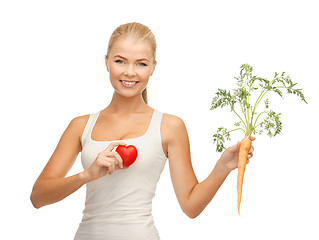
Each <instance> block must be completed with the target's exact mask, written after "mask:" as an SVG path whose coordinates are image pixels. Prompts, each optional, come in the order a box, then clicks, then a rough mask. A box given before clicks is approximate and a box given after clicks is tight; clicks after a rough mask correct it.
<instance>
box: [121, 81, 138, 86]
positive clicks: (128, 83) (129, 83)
mask: <svg viewBox="0 0 319 240" xmlns="http://www.w3.org/2000/svg"><path fill="white" fill-rule="evenodd" d="M122 82H123V83H125V84H127V85H134V84H135V83H136V82H125V81H123V80H122Z"/></svg>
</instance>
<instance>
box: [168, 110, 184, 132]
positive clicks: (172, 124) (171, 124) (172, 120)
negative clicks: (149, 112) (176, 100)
mask: <svg viewBox="0 0 319 240" xmlns="http://www.w3.org/2000/svg"><path fill="white" fill-rule="evenodd" d="M162 121H163V126H165V127H166V128H169V129H170V130H173V129H176V128H181V127H184V126H185V124H184V121H183V119H181V118H180V117H178V116H175V115H171V114H168V113H164V114H163V119H162Z"/></svg>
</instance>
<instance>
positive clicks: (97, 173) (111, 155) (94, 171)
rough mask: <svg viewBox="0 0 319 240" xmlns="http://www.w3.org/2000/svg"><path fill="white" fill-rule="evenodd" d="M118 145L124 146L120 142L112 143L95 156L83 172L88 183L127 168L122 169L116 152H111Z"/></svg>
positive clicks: (121, 163) (121, 162) (121, 161)
mask: <svg viewBox="0 0 319 240" xmlns="http://www.w3.org/2000/svg"><path fill="white" fill-rule="evenodd" d="M119 145H126V144H125V143H124V142H121V141H118V142H112V143H110V145H109V146H108V147H107V148H106V149H105V150H104V151H102V152H100V153H99V154H98V155H97V157H96V159H95V160H94V162H93V163H92V165H91V166H90V167H89V168H88V169H86V170H85V171H84V172H85V175H86V176H87V178H88V181H93V180H96V179H99V178H100V177H103V176H106V175H107V174H112V173H113V172H114V171H115V170H118V169H126V168H128V167H123V160H122V158H121V156H120V155H119V154H118V153H117V152H116V151H112V150H113V149H114V148H115V147H117V146H119Z"/></svg>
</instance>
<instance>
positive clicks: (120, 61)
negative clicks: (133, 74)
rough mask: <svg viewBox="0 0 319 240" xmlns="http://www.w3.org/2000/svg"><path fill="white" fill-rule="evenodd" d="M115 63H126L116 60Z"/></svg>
mask: <svg viewBox="0 0 319 240" xmlns="http://www.w3.org/2000/svg"><path fill="white" fill-rule="evenodd" d="M115 62H116V63H121V64H122V63H124V62H123V60H116V61H115Z"/></svg>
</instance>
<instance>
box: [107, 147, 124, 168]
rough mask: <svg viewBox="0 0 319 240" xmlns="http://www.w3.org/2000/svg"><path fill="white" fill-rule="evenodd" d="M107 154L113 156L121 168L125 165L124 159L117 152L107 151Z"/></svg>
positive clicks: (109, 156)
mask: <svg viewBox="0 0 319 240" xmlns="http://www.w3.org/2000/svg"><path fill="white" fill-rule="evenodd" d="M105 156H106V157H108V158H112V159H113V160H114V161H115V162H116V163H115V164H118V165H119V166H120V167H121V168H122V167H123V160H122V158H121V156H120V155H119V154H118V153H117V152H115V151H113V152H105Z"/></svg>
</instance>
